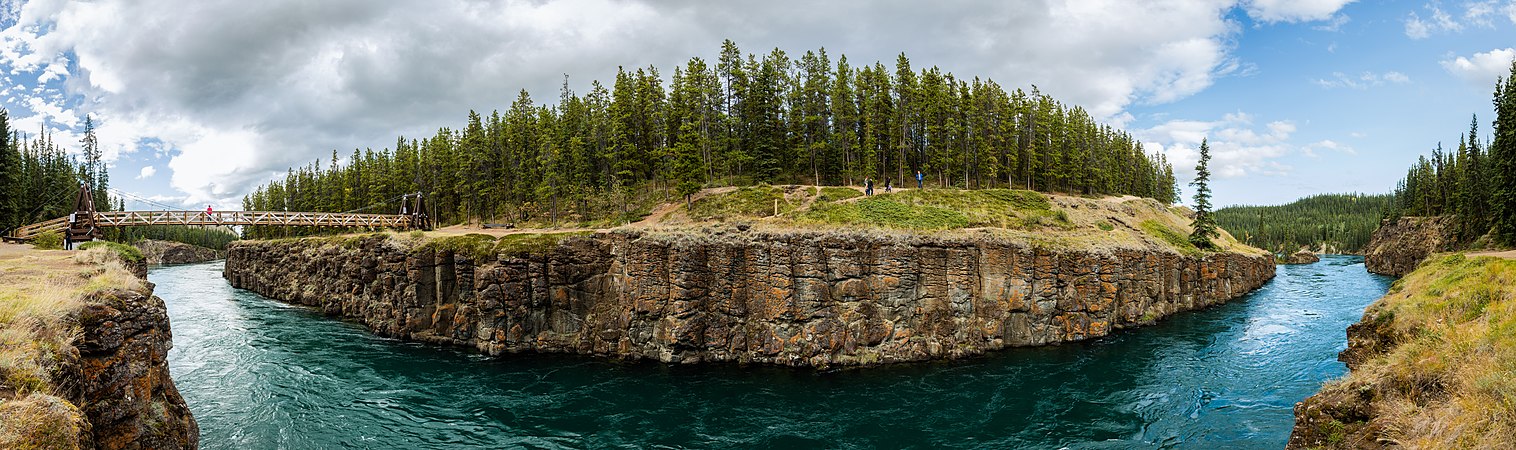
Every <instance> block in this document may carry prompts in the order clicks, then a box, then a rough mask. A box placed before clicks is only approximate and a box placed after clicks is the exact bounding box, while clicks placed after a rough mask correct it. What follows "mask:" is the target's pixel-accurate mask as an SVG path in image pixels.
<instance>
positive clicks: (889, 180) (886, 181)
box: [884, 178, 895, 192]
mask: <svg viewBox="0 0 1516 450" xmlns="http://www.w3.org/2000/svg"><path fill="white" fill-rule="evenodd" d="M894 184H895V179H894V178H885V179H884V191H885V192H889V191H890V190H891V189H890V187H891V186H893V185H894Z"/></svg>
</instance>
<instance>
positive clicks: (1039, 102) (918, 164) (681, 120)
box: [243, 41, 1177, 236]
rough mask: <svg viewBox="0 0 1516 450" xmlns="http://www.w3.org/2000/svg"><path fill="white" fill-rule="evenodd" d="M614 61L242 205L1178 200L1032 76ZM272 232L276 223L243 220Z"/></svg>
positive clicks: (729, 54)
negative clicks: (998, 78) (1010, 193)
mask: <svg viewBox="0 0 1516 450" xmlns="http://www.w3.org/2000/svg"><path fill="white" fill-rule="evenodd" d="M664 73H666V72H664V71H660V70H659V69H658V68H656V67H645V68H636V69H624V68H623V69H621V70H619V71H618V73H617V75H616V79H615V80H614V81H613V82H612V83H611V84H610V85H609V86H606V85H603V84H601V83H600V82H599V81H595V82H594V83H592V84H591V88H590V90H589V92H587V93H584V94H582V95H581V94H579V93H576V92H574V91H572V90H570V89H569V83H568V78H567V76H565V79H564V83H563V88H562V90H561V91H560V92H559V95H558V98H557V99H556V101H552V102H542V101H539V100H537V99H534V98H533V97H532V96H531V95H530V94H529V93H527V92H526V91H525V90H523V91H521V92H520V93H519V95H518V97H517V99H516V100H515V102H514V103H512V104H511V105H510V107H509V108H508V109H506V110H505V111H503V112H502V111H494V112H491V113H489V114H488V115H483V114H479V113H477V112H472V111H471V112H469V114H468V117H467V120H466V121H465V122H464V124H463V125H462V126H461V127H458V128H457V129H453V128H443V129H440V130H438V131H437V132H436V134H435V135H433V136H430V137H423V138H420V139H416V138H406V137H403V136H402V137H399V138H397V139H396V141H395V145H394V147H393V148H386V149H381V150H377V151H376V150H373V149H371V148H367V149H361V150H359V149H354V150H353V151H352V153H351V154H350V155H339V154H338V152H336V151H333V152H332V155H331V158H330V159H328V160H327V163H326V164H325V165H323V164H322V162H321V161H320V160H316V161H315V162H313V163H311V164H309V165H306V166H303V167H295V168H291V169H289V171H288V172H287V173H286V175H285V176H284V177H283V179H278V180H275V181H272V182H270V183H268V184H266V185H263V186H260V187H259V188H258V189H257V190H256V191H255V192H253V193H252V194H250V195H248V196H246V197H245V198H244V199H243V206H244V208H246V209H249V210H255V209H256V210H289V211H297V210H298V211H364V212H390V210H394V209H397V208H398V198H399V196H401V195H404V194H407V193H415V192H420V193H423V194H424V195H425V197H426V198H427V199H428V201H430V202H431V205H432V208H433V210H434V213H433V216H434V218H435V219H436V220H437V221H438V222H439V223H440V224H443V225H446V224H454V223H461V222H466V221H468V222H476V221H503V222H510V223H520V222H537V223H544V224H558V223H561V222H565V221H567V222H573V223H588V222H593V221H601V222H604V223H616V222H619V221H628V220H634V219H635V218H637V217H640V215H642V214H646V212H647V208H648V207H649V206H650V205H651V204H652V203H655V202H657V201H662V200H667V199H669V198H676V197H678V196H685V195H690V194H692V193H694V192H697V191H698V190H699V189H701V188H702V187H712V186H730V185H750V184H757V183H770V184H815V185H860V184H863V183H864V182H865V180H872V181H873V182H874V183H875V184H877V185H879V186H880V187H883V186H884V185H886V184H887V183H888V184H893V185H894V186H904V185H907V184H909V185H910V187H914V185H915V183H914V181H915V174H916V172H917V171H920V172H921V173H922V176H923V178H924V179H925V185H926V186H929V187H938V188H963V189H979V188H1006V187H1012V188H1020V189H1031V190H1038V191H1056V192H1067V193H1078V194H1131V195H1138V196H1144V197H1152V198H1156V199H1158V200H1160V201H1163V202H1166V203H1172V202H1174V201H1176V200H1177V192H1176V189H1175V182H1174V175H1173V168H1172V167H1171V165H1170V164H1169V163H1168V161H1166V160H1165V159H1164V157H1163V156H1162V155H1159V154H1149V153H1147V152H1146V151H1144V149H1143V148H1142V144H1141V143H1140V142H1138V141H1137V140H1136V139H1135V138H1133V137H1132V136H1131V135H1130V134H1128V133H1126V132H1125V131H1121V130H1117V129H1114V128H1112V127H1110V126H1108V125H1104V124H1101V123H1098V122H1096V121H1095V120H1094V119H1093V118H1092V117H1091V116H1090V115H1089V113H1088V112H1086V111H1085V110H1084V109H1082V108H1080V107H1077V106H1069V105H1065V104H1063V103H1060V102H1058V101H1056V100H1054V99H1053V98H1051V97H1049V96H1047V95H1045V94H1043V93H1041V92H1040V91H1039V90H1038V89H1037V88H1036V87H1035V86H1033V87H1032V88H1031V90H1030V92H1028V91H1023V90H1022V89H1015V90H1012V91H1006V90H1005V89H1003V88H1002V87H1001V86H999V85H998V84H996V83H995V82H994V81H992V80H982V79H980V78H977V77H974V78H966V77H958V76H956V75H954V74H952V73H950V72H944V71H942V70H940V69H938V68H936V67H932V68H927V69H921V70H916V69H913V68H912V64H911V61H910V60H909V59H908V58H907V57H906V56H905V55H904V54H901V55H900V56H899V57H898V58H897V59H896V61H895V64H894V67H893V68H890V67H886V66H885V65H884V64H883V63H880V62H875V63H873V64H871V65H870V64H862V65H858V66H854V65H853V64H852V63H851V62H849V61H848V59H847V57H846V56H840V57H838V58H837V59H836V61H835V62H833V60H832V59H831V56H829V55H828V54H827V52H826V50H825V49H820V50H816V51H807V52H805V53H804V54H803V55H801V56H800V57H799V58H792V57H791V56H790V55H789V54H787V53H785V52H784V51H782V50H779V49H775V50H773V51H771V52H769V53H768V54H765V55H762V56H758V55H754V54H747V55H745V56H744V55H743V54H742V53H741V51H739V50H738V48H737V45H736V44H735V43H733V42H731V41H726V42H724V43H723V44H722V47H721V51H720V56H719V58H718V59H717V60H716V61H715V63H714V64H710V63H707V62H706V61H705V60H703V59H701V58H698V57H695V58H690V59H689V60H688V62H687V63H685V64H684V65H682V66H679V67H675V68H674V69H673V74H672V76H670V77H669V78H667V79H665V78H664V75H663V74H664ZM250 231H251V234H252V235H254V236H256V235H261V234H272V233H273V231H272V230H256V229H255V230H250Z"/></svg>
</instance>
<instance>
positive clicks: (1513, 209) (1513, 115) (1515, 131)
mask: <svg viewBox="0 0 1516 450" xmlns="http://www.w3.org/2000/svg"><path fill="white" fill-rule="evenodd" d="M1513 79H1516V61H1512V62H1511V74H1510V76H1509V77H1507V78H1506V79H1505V80H1503V81H1497V82H1496V83H1495V100H1494V103H1495V140H1494V141H1493V142H1491V143H1490V152H1489V169H1488V171H1487V173H1489V174H1490V175H1491V177H1490V178H1491V180H1490V181H1491V186H1490V209H1491V212H1492V213H1493V215H1492V217H1493V218H1494V225H1495V232H1496V234H1497V235H1498V236H1499V239H1500V241H1501V242H1504V243H1505V244H1506V245H1516V80H1513Z"/></svg>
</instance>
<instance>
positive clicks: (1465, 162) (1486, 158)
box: [1391, 61, 1516, 246]
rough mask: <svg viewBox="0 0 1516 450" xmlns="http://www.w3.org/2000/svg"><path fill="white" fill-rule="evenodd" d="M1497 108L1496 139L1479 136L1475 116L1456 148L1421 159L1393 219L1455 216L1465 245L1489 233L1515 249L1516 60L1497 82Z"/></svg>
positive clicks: (1398, 191)
mask: <svg viewBox="0 0 1516 450" xmlns="http://www.w3.org/2000/svg"><path fill="white" fill-rule="evenodd" d="M1494 104H1495V120H1494V122H1493V126H1494V127H1493V131H1494V134H1493V138H1492V139H1489V140H1485V139H1482V138H1481V137H1480V134H1479V129H1480V127H1479V118H1478V117H1475V118H1474V119H1473V120H1472V121H1471V123H1470V124H1469V131H1468V133H1467V134H1464V135H1462V136H1460V137H1459V139H1458V146H1457V147H1456V148H1454V149H1449V150H1444V149H1443V147H1442V144H1440V143H1439V144H1438V145H1437V147H1436V148H1434V149H1433V150H1432V154H1431V157H1430V158H1428V157H1426V156H1422V157H1420V158H1419V159H1417V161H1416V163H1415V164H1412V165H1411V168H1410V170H1409V171H1408V172H1407V173H1406V176H1405V178H1404V179H1402V180H1401V181H1400V183H1399V184H1398V185H1397V186H1396V187H1395V204H1394V208H1393V209H1392V210H1391V216H1392V217H1399V216H1440V215H1450V216H1453V217H1455V218H1456V221H1457V229H1458V237H1459V239H1460V240H1461V241H1462V242H1464V243H1468V242H1473V241H1475V240H1478V239H1480V238H1482V237H1485V236H1486V235H1488V236H1489V237H1490V238H1492V240H1493V241H1494V242H1496V243H1499V244H1503V245H1505V246H1516V61H1512V63H1511V72H1510V75H1509V76H1507V77H1506V78H1504V79H1502V80H1499V81H1496V83H1495V96H1494Z"/></svg>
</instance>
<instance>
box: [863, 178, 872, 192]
mask: <svg viewBox="0 0 1516 450" xmlns="http://www.w3.org/2000/svg"><path fill="white" fill-rule="evenodd" d="M863 195H874V179H873V178H864V179H863Z"/></svg>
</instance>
